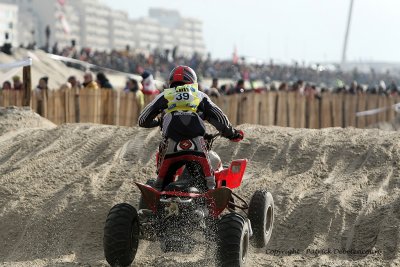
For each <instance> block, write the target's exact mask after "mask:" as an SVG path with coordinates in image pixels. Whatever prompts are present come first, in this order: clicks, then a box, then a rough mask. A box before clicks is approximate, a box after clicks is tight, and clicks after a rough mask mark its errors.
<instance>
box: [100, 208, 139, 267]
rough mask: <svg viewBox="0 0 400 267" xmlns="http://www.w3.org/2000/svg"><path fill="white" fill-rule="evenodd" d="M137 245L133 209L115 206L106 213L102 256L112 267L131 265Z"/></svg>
mask: <svg viewBox="0 0 400 267" xmlns="http://www.w3.org/2000/svg"><path fill="white" fill-rule="evenodd" d="M138 245H139V218H138V214H137V211H136V209H135V208H134V207H132V206H131V205H129V204H127V203H122V204H117V205H115V206H114V207H112V208H111V210H110V212H109V213H108V216H107V220H106V223H105V227H104V237H103V246H104V255H105V257H106V260H107V262H108V263H109V264H110V265H111V266H112V267H114V266H120V267H125V266H129V265H131V263H132V261H133V260H134V258H135V256H136V252H137V248H138Z"/></svg>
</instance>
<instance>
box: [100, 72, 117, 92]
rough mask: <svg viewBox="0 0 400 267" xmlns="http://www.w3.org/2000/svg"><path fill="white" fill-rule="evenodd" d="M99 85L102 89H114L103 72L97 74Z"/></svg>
mask: <svg viewBox="0 0 400 267" xmlns="http://www.w3.org/2000/svg"><path fill="white" fill-rule="evenodd" d="M97 83H98V84H99V87H100V88H102V89H113V86H112V85H111V83H110V81H109V80H108V79H107V77H106V75H105V74H104V73H103V72H99V73H97Z"/></svg>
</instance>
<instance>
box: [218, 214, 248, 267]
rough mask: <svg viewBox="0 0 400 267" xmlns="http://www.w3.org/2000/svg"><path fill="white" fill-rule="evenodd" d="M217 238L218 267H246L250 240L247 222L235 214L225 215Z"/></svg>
mask: <svg viewBox="0 0 400 267" xmlns="http://www.w3.org/2000/svg"><path fill="white" fill-rule="evenodd" d="M217 238H218V240H217V243H218V248H217V261H218V262H219V264H218V266H222V267H233V266H235V267H243V266H245V264H246V260H247V254H248V251H249V238H250V231H249V225H248V223H247V220H246V219H245V218H243V217H242V216H241V215H239V214H237V213H235V212H232V213H228V214H226V215H224V216H223V217H222V218H221V220H220V221H219V223H218V235H217Z"/></svg>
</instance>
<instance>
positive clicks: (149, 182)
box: [139, 179, 156, 210]
mask: <svg viewBox="0 0 400 267" xmlns="http://www.w3.org/2000/svg"><path fill="white" fill-rule="evenodd" d="M155 184H156V179H149V180H147V182H146V185H149V186H151V187H154V185H155ZM141 209H146V210H148V209H150V208H149V206H148V205H147V203H146V201H145V200H144V199H143V195H142V194H140V199H139V210H141Z"/></svg>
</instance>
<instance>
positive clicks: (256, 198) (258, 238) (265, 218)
mask: <svg viewBox="0 0 400 267" xmlns="http://www.w3.org/2000/svg"><path fill="white" fill-rule="evenodd" d="M249 219H250V222H251V229H252V230H253V237H252V238H251V241H252V244H253V246H254V247H256V248H263V247H265V246H266V245H267V244H268V241H269V240H270V238H271V234H272V229H273V225H274V199H273V198H272V195H271V193H270V192H267V191H265V190H257V191H256V192H255V193H254V194H253V196H252V198H251V200H250V204H249Z"/></svg>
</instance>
